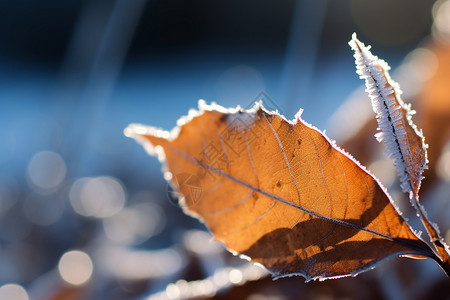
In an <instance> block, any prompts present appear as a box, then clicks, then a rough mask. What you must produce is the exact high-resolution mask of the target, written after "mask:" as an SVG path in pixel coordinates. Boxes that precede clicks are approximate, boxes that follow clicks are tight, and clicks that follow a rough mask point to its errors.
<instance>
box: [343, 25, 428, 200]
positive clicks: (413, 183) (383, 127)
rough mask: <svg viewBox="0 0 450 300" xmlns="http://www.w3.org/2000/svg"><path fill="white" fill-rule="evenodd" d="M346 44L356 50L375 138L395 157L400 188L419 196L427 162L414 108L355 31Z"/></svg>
mask: <svg viewBox="0 0 450 300" xmlns="http://www.w3.org/2000/svg"><path fill="white" fill-rule="evenodd" d="M349 44H350V46H351V47H352V49H353V50H354V51H355V55H354V56H355V62H356V69H357V71H356V72H357V73H358V74H359V75H360V77H361V78H362V79H365V81H366V91H367V93H368V94H369V97H370V99H371V101H372V107H373V110H374V111H375V113H376V114H377V121H378V127H379V130H380V132H379V133H378V134H377V135H376V137H377V139H378V141H383V143H384V145H385V146H386V148H387V151H386V153H387V154H388V155H389V156H390V157H391V158H392V159H393V160H394V165H395V167H396V168H397V171H398V174H399V177H400V183H401V187H402V190H403V191H404V192H407V193H411V192H412V193H413V194H414V195H418V192H419V189H420V183H421V180H422V179H423V176H422V172H423V170H424V169H426V168H427V166H426V164H427V162H428V161H427V153H426V149H427V145H426V144H425V141H424V137H423V135H422V131H419V130H418V129H417V127H416V126H415V125H414V123H413V122H412V119H411V115H412V114H413V113H414V111H413V110H411V106H410V105H407V104H405V103H404V102H403V101H402V99H401V97H400V94H401V91H400V88H399V87H398V84H397V83H396V82H395V81H393V80H392V79H391V77H390V76H389V72H388V71H389V69H390V67H389V66H388V64H387V63H386V62H385V61H383V60H381V59H378V57H376V56H374V55H372V53H371V52H370V47H366V46H365V45H364V44H363V43H361V42H360V41H359V40H358V39H357V38H356V34H353V37H352V40H351V41H350V42H349Z"/></svg>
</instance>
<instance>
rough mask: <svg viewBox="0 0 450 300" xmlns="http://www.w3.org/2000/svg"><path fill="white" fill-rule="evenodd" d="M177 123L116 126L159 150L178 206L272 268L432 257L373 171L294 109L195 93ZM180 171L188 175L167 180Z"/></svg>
mask: <svg viewBox="0 0 450 300" xmlns="http://www.w3.org/2000/svg"><path fill="white" fill-rule="evenodd" d="M178 125H179V127H176V128H175V129H174V130H172V132H167V131H163V130H159V129H156V128H153V127H146V126H143V125H130V126H129V127H128V128H127V129H126V130H125V134H126V135H127V136H130V137H134V138H135V139H137V140H138V141H140V142H141V143H142V144H143V146H144V147H145V148H146V149H147V150H148V152H149V153H150V154H153V155H157V156H158V157H159V158H160V160H161V161H163V160H165V162H166V166H165V177H166V179H168V180H170V182H171V184H172V185H173V186H174V189H176V190H178V191H179V192H180V193H181V194H182V195H183V196H184V198H183V199H182V200H181V201H182V202H181V203H182V206H183V209H184V210H185V212H186V213H189V214H191V215H193V216H196V217H198V218H200V219H201V220H203V221H204V222H205V223H206V225H207V226H208V228H209V229H210V230H211V231H212V232H213V233H214V235H215V238H216V239H217V240H220V241H222V242H224V243H225V245H226V246H227V247H228V249H230V250H231V251H233V252H235V253H240V254H243V255H245V256H248V257H250V258H251V259H252V260H253V261H254V262H258V263H261V264H263V265H264V266H266V267H267V268H268V269H269V270H270V271H271V272H272V274H273V275H274V276H276V277H282V276H291V275H302V276H304V277H305V278H306V279H307V280H311V279H321V280H324V279H328V278H336V277H342V276H349V275H356V274H358V273H360V272H363V271H365V270H368V269H370V268H373V267H374V266H375V265H376V264H377V263H379V262H380V261H382V260H384V259H386V258H388V257H392V256H398V255H411V256H415V257H422V258H424V257H431V258H433V259H435V260H437V258H436V256H435V255H434V253H433V252H432V251H431V250H430V249H429V247H428V246H427V245H426V244H425V243H424V242H423V241H422V240H421V239H420V238H418V237H417V236H416V235H415V234H414V233H413V232H412V230H411V228H410V227H409V226H408V224H407V223H406V222H405V220H404V219H403V218H402V217H401V216H400V214H399V212H397V210H396V209H395V208H394V206H393V205H392V202H391V200H390V198H389V196H388V195H387V194H386V192H385V190H384V188H383V187H381V186H380V184H379V183H378V182H377V180H376V179H374V178H373V177H372V175H370V174H369V173H368V172H367V171H365V170H364V169H363V168H362V167H361V166H360V165H359V164H358V163H357V162H356V161H354V160H353V159H352V158H351V157H349V156H348V155H346V154H344V153H343V152H342V151H341V150H340V149H339V148H337V147H336V146H335V145H334V143H333V142H331V141H330V140H328V139H327V138H326V136H324V135H323V134H322V133H320V132H319V131H318V130H317V129H315V128H313V127H312V126H310V125H308V124H306V123H305V122H304V121H302V120H301V119H300V114H298V115H297V116H296V118H295V119H294V120H293V121H290V122H289V121H286V120H285V119H284V118H283V117H282V116H280V115H278V114H277V113H274V112H272V113H269V112H267V111H266V110H265V109H264V108H263V107H262V105H261V104H258V105H256V106H255V107H254V108H253V109H251V110H248V111H243V110H241V109H240V108H237V109H229V110H227V109H224V108H223V107H220V106H218V105H215V104H213V105H211V106H208V105H206V104H205V103H204V102H200V103H199V111H194V110H193V111H190V113H189V116H188V117H184V118H182V119H180V120H179V121H178ZM186 174H190V176H191V177H192V178H195V180H187V179H186V178H189V177H186ZM178 177H182V178H184V179H183V180H177V178H178ZM187 181H189V182H191V183H196V184H181V185H178V186H177V182H187Z"/></svg>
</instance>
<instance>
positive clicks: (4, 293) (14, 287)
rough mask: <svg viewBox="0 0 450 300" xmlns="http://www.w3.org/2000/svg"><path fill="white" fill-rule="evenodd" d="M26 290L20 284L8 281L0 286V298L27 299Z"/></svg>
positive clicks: (0, 299) (6, 299)
mask: <svg viewBox="0 0 450 300" xmlns="http://www.w3.org/2000/svg"><path fill="white" fill-rule="evenodd" d="M28 299H29V297H28V293H27V291H26V290H25V289H24V288H23V287H22V286H20V285H18V284H14V283H9V284H5V285H2V286H1V287H0V300H28Z"/></svg>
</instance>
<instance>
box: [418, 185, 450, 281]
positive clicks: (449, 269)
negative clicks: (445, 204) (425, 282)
mask: <svg viewBox="0 0 450 300" xmlns="http://www.w3.org/2000/svg"><path fill="white" fill-rule="evenodd" d="M410 198H411V202H412V203H413V206H414V208H415V209H416V211H417V214H418V216H419V217H420V220H421V221H422V224H423V226H424V227H425V229H426V230H427V233H428V236H429V237H430V241H431V243H432V244H433V246H434V248H435V249H436V251H437V252H438V254H439V256H440V260H437V261H436V262H437V263H438V264H439V266H440V267H441V268H442V269H443V270H444V272H445V274H446V275H447V277H449V278H450V249H449V246H448V245H447V244H446V243H445V241H444V239H443V238H442V237H441V235H440V233H439V228H438V226H437V224H436V223H433V222H431V221H430V220H429V218H428V215H427V212H426V211H425V208H424V207H423V205H421V204H420V203H419V195H417V194H413V193H411V195H410Z"/></svg>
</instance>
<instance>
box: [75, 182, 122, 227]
mask: <svg viewBox="0 0 450 300" xmlns="http://www.w3.org/2000/svg"><path fill="white" fill-rule="evenodd" d="M125 196H126V195H125V190H124V188H123V185H122V184H121V183H120V182H119V181H118V180H117V179H116V178H113V177H108V176H103V177H95V178H81V179H78V180H77V181H75V182H74V184H73V185H72V187H71V189H70V194H69V198H70V204H71V205H72V208H73V209H74V210H75V211H76V212H77V213H78V214H80V215H82V216H85V217H97V218H106V217H111V216H113V215H115V214H116V213H118V212H119V211H120V210H121V209H122V208H123V207H124V205H125Z"/></svg>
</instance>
